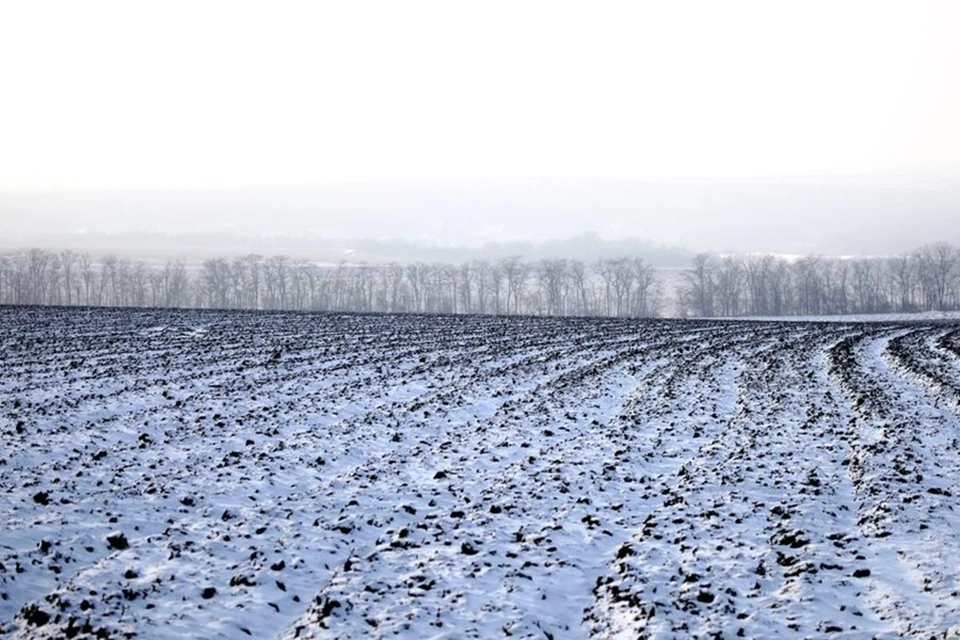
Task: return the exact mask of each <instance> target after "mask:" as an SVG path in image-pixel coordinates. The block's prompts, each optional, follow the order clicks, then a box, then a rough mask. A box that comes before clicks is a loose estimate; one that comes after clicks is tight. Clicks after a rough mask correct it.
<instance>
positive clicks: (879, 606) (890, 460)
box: [832, 327, 960, 636]
mask: <svg viewBox="0 0 960 640" xmlns="http://www.w3.org/2000/svg"><path fill="white" fill-rule="evenodd" d="M918 331H919V332H924V333H934V332H936V331H938V329H936V328H922V329H917V328H904V329H898V328H889V327H888V328H886V329H881V328H876V329H874V330H872V331H870V332H864V333H862V334H861V335H859V336H857V338H856V339H855V340H852V341H848V342H846V343H845V344H839V345H837V348H836V349H835V350H834V352H833V354H832V356H833V360H834V366H833V373H834V375H835V377H836V379H837V380H838V382H839V383H840V387H841V389H842V390H843V393H844V394H845V395H846V396H847V397H848V398H849V399H850V400H851V401H852V404H853V409H852V418H851V420H850V423H849V424H850V430H849V434H848V437H849V440H850V442H851V444H852V448H853V455H852V456H851V457H850V465H849V467H850V474H851V478H852V480H853V483H854V486H855V488H856V491H857V495H858V501H859V517H858V526H859V528H860V530H861V532H862V535H863V536H864V537H865V538H866V539H869V540H870V544H871V547H872V549H873V551H874V553H875V554H876V560H877V561H876V563H875V565H876V566H875V567H873V568H872V569H871V568H870V567H868V568H867V570H870V571H871V574H870V575H869V576H865V589H866V591H867V593H868V594H869V596H868V597H869V598H870V600H871V603H872V604H871V606H872V607H873V608H874V609H875V610H877V611H880V612H882V613H881V614H880V617H881V619H883V620H884V621H885V622H886V623H887V624H888V625H889V627H890V632H891V633H896V634H900V635H918V636H919V635H926V636H929V635H931V634H935V633H937V632H938V631H943V630H944V629H947V628H953V629H956V624H957V605H956V604H955V602H953V601H954V600H955V599H956V597H957V593H958V587H960V585H958V583H957V577H958V571H960V563H958V561H957V559H956V546H957V545H958V544H960V519H958V517H957V514H956V512H955V499H954V497H953V494H952V491H951V489H953V488H954V487H956V486H958V485H957V481H958V480H960V478H958V474H960V469H958V465H957V453H958V452H960V449H958V441H957V436H958V432H957V419H956V416H955V415H954V414H953V413H952V412H951V411H949V410H947V409H944V408H942V407H940V406H938V405H940V404H941V403H940V402H939V401H938V398H937V396H936V395H935V394H933V393H932V392H931V390H930V388H929V387H927V386H926V385H924V384H921V383H920V382H918V381H919V380H921V379H929V376H927V375H926V374H923V375H920V376H918V375H917V370H916V369H915V368H914V369H912V370H907V371H908V373H907V374H906V375H905V373H904V371H905V369H904V367H903V366H902V365H901V364H900V363H899V362H898V358H897V353H902V347H900V346H898V347H895V348H894V349H893V350H891V345H898V342H899V341H902V339H903V338H904V337H910V336H914V335H916V333H917V332H918ZM921 338H922V337H921Z"/></svg>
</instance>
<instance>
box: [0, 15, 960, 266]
mask: <svg viewBox="0 0 960 640" xmlns="http://www.w3.org/2000/svg"><path fill="white" fill-rule="evenodd" d="M958 30H960V9H958V6H957V5H956V4H955V3H951V2H948V1H946V0H943V1H934V0H931V1H929V2H896V1H891V2H867V1H852V2H844V3H832V2H803V3H800V2H787V3H768V2H759V1H743V2H727V3H723V4H722V5H720V4H717V3H710V2H690V3H669V4H668V3H652V2H651V3H639V4H638V3H616V2H610V3H600V4H594V3H591V4H590V5H589V6H587V5H586V4H567V3H552V2H551V3H544V2H526V3H495V2H494V3H483V4H474V5H468V6H461V5H457V6H453V5H450V4H448V3H434V2H415V3H404V4H403V5H402V6H397V5H394V4H391V3H351V4H349V5H345V4H338V5H334V4H315V3H284V4H282V5H281V6H274V5H272V4H270V5H268V4H266V3H244V2H240V3H235V2H229V3H226V2H206V3H202V4H196V3H177V2H173V3H164V4H163V5H140V4H135V3H126V2H91V3H84V4H83V5H82V6H79V5H75V4H73V3H65V2H37V3H29V4H27V3H20V4H12V3H10V4H7V5H5V6H3V7H2V8H0V82H2V86H3V87H4V94H5V96H6V97H5V99H4V100H3V101H2V103H0V140H2V145H0V246H5V247H7V248H12V247H22V246H26V245H38V246H48V247H51V248H67V247H76V248H81V249H86V250H89V249H95V250H100V249H103V250H111V251H116V250H117V249H118V247H119V248H127V249H130V250H134V251H136V252H137V253H139V254H143V253H148V252H151V251H152V252H154V253H157V254H177V253H181V254H182V253H184V252H185V251H186V250H187V249H188V248H189V247H194V248H195V249H196V251H198V252H202V251H207V253H208V254H212V253H216V252H215V251H212V249H214V248H217V247H220V248H221V250H223V249H225V248H226V249H229V248H230V247H233V248H235V249H236V250H237V251H246V250H258V249H260V250H267V251H270V250H277V251H281V250H289V251H292V252H296V251H298V250H299V251H309V250H315V251H317V252H318V253H322V252H321V251H320V250H321V249H323V248H324V246H325V245H323V244H322V243H318V242H317V241H318V239H327V240H329V239H342V240H343V242H340V243H339V245H342V246H345V247H348V248H355V247H357V246H359V243H360V241H361V240H363V239H367V240H369V239H384V238H391V239H403V240H407V241H410V242H412V243H414V245H415V246H421V245H423V246H433V247H436V246H446V247H479V246H482V245H484V244H485V243H490V242H500V243H503V242H510V241H524V242H534V243H535V242H544V241H551V240H552V241H556V240H562V239H567V238H570V237H574V236H578V235H580V234H584V233H595V234H598V235H599V236H600V237H602V238H607V239H622V238H628V237H629V238H642V239H645V240H648V241H649V242H651V243H653V244H661V245H667V246H670V247H676V246H682V247H685V248H686V249H688V250H689V251H691V252H693V251H717V252H776V253H789V254H799V253H804V254H806V253H822V254H830V255H838V254H869V255H882V254H890V253H898V252H904V251H908V250H911V249H912V248H914V247H916V246H919V245H922V244H924V243H928V242H933V241H940V240H945V241H947V242H957V241H960V222H958V221H960V125H958V121H957V119H956V117H955V114H956V113H958V112H960V83H958V82H957V81H956V78H957V77H960V44H958V41H957V39H956V38H955V37H954V34H955V33H957V31H958ZM130 233H137V234H140V238H139V239H136V240H132V239H131V238H130V236H129V235H121V236H118V235H117V234H130ZM144 235H149V236H162V237H151V238H145V237H143V236H144ZM187 236H190V237H191V238H190V239H188V238H187ZM198 236H199V237H200V239H198ZM251 238H253V239H254V240H251ZM277 238H282V240H277ZM257 243H259V244H257ZM521 248H522V247H521ZM408 249H409V248H408ZM401 253H402V257H403V258H404V259H406V258H408V257H409V256H413V257H414V258H416V257H420V256H422V257H424V258H427V259H429V258H432V257H435V256H436V254H434V253H431V252H429V251H424V252H423V253H422V254H417V252H416V250H414V249H409V250H405V252H401ZM386 254H390V255H386ZM386 254H385V257H387V258H389V257H391V256H394V255H401V254H400V253H397V252H396V251H394V252H393V253H392V254H391V253H390V252H389V251H388V252H386ZM370 255H373V254H370ZM318 257H320V258H323V257H325V256H324V255H320V256H318Z"/></svg>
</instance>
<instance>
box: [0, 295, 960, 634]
mask: <svg viewBox="0 0 960 640" xmlns="http://www.w3.org/2000/svg"><path fill="white" fill-rule="evenodd" d="M0 346H2V348H0V388H2V390H0V433H2V444H0V485H2V486H0V512H2V515H3V520H2V529H0V635H4V634H6V635H9V636H12V637H15V638H16V637H23V638H27V637H29V638H38V637H39V638H43V637H50V638H53V637H57V638H59V637H68V638H69V637H90V636H93V637H101V638H124V637H131V636H137V637H141V638H173V637H194V638H213V637H223V638H243V637H247V636H250V637H253V638H272V637H280V638H294V637H299V638H310V637H338V638H359V637H381V636H383V637H393V636H395V635H398V634H399V635H401V636H405V637H410V638H430V637H436V638H489V637H505V636H509V637H513V638H556V639H558V640H559V639H560V638H578V637H590V636H593V637H602V638H606V637H622V638H636V637H645V636H652V637H682V638H686V637H693V636H701V637H706V636H715V635H716V634H720V635H721V636H722V637H736V636H738V635H743V636H746V637H762V638H770V637H811V636H824V635H829V634H836V635H838V636H842V637H855V638H858V637H863V638H870V637H897V636H911V637H930V636H931V635H932V634H936V635H937V636H938V637H956V636H957V635H958V633H960V511H958V507H960V505H958V500H960V462H958V456H960V442H958V438H960V428H958V412H960V404H958V401H960V325H958V324H956V323H951V322H949V321H934V320H929V321H921V322H916V323H901V324H888V323H870V324H854V323H849V324H847V323H842V322H833V323H829V324H814V323H802V322H789V323H772V322H767V323H764V322H719V321H718V322H706V321H705V322H681V321H626V320H624V321H619V320H576V319H550V318H539V319H531V318H492V317H412V316H407V317H403V316H400V317H390V316H350V315H347V316H337V315H296V314H262V313H261V314H258V313H239V312H238V313H220V312H178V311H84V310H57V309H47V310H43V309H11V308H6V309H0Z"/></svg>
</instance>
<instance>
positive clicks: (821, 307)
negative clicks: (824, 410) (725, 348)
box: [677, 243, 960, 318]
mask: <svg viewBox="0 0 960 640" xmlns="http://www.w3.org/2000/svg"><path fill="white" fill-rule="evenodd" d="M955 309H960V251H958V250H957V249H956V248H955V247H953V246H951V245H949V244H946V243H938V244H931V245H926V246H923V247H920V248H919V249H917V250H915V251H912V252H910V253H907V254H903V255H899V256H893V257H884V258H853V259H851V258H824V257H820V256H806V257H802V258H798V259H795V260H788V259H785V258H781V257H776V256H771V255H755V256H754V255H751V256H737V255H732V256H716V255H709V254H698V255H696V256H694V258H693V260H692V264H691V266H690V268H689V269H688V270H686V271H685V272H684V274H683V284H681V285H680V286H679V287H678V289H677V311H678V315H681V316H700V317H728V318H729V317H738V316H796V315H843V314H873V313H912V312H918V311H945V310H955Z"/></svg>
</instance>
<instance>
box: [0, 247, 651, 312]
mask: <svg viewBox="0 0 960 640" xmlns="http://www.w3.org/2000/svg"><path fill="white" fill-rule="evenodd" d="M0 303H2V304H12V305H81V306H119V307H198V308H218V309H262V310H281V309H282V310H294V311H358V312H389V313H478V314H529V315H606V316H621V317H649V316H655V315H658V314H659V313H660V311H661V303H662V287H661V283H660V281H659V280H658V278H657V277H656V272H655V269H654V268H653V267H652V266H650V265H649V264H647V262H645V261H644V260H643V259H642V258H619V259H604V260H599V261H597V262H595V263H591V264H587V263H584V262H582V261H579V260H566V259H543V260H539V261H535V262H525V261H523V260H522V259H521V258H520V257H510V258H505V259H502V260H496V261H491V260H474V261H470V262H465V263H462V264H443V263H429V264H428V263H424V262H414V263H410V264H401V263H398V262H393V263H389V264H350V263H346V262H344V263H341V264H337V265H322V264H316V263H312V262H310V261H307V260H303V259H291V258H289V257H287V256H282V255H280V256H272V257H263V256H260V255H245V256H239V257H234V258H211V259H209V260H205V261H203V262H202V264H200V265H198V266H188V265H186V264H185V263H184V262H182V261H169V262H167V263H166V264H163V265H148V264H147V263H145V262H143V261H131V260H128V259H125V258H120V257H117V256H116V255H107V256H104V257H103V258H101V259H99V260H94V259H92V258H91V257H90V255H89V254H86V253H76V252H73V251H61V252H53V251H49V250H45V249H36V248H34V249H29V250H26V251H22V252H17V253H14V254H11V255H6V256H0Z"/></svg>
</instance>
